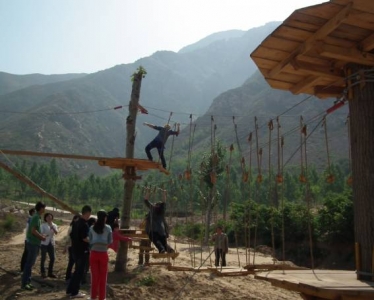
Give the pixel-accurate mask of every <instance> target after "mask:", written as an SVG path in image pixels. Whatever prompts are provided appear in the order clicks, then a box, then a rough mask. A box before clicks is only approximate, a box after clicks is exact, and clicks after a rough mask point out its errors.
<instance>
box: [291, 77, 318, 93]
mask: <svg viewBox="0 0 374 300" xmlns="http://www.w3.org/2000/svg"><path fill="white" fill-rule="evenodd" d="M319 80H320V78H318V77H317V76H312V75H311V76H308V77H307V78H305V79H304V80H302V81H300V82H299V83H297V84H296V85H294V86H293V87H292V88H290V91H291V93H293V94H295V95H298V94H300V93H301V91H305V90H306V89H307V88H309V87H312V86H314V85H315V83H316V82H318V81H319Z"/></svg>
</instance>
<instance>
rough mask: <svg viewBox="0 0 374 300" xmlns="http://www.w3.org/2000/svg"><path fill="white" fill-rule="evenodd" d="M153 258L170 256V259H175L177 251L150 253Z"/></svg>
mask: <svg viewBox="0 0 374 300" xmlns="http://www.w3.org/2000/svg"><path fill="white" fill-rule="evenodd" d="M150 254H151V255H152V257H153V258H155V259H158V258H171V259H176V258H177V257H178V256H179V253H178V252H174V253H150Z"/></svg>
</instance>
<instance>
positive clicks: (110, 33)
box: [0, 0, 327, 75]
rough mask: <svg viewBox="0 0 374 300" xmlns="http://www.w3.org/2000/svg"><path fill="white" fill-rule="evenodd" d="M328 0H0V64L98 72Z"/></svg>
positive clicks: (2, 68)
mask: <svg viewBox="0 0 374 300" xmlns="http://www.w3.org/2000/svg"><path fill="white" fill-rule="evenodd" d="M326 1H327V0H326ZM326 1H323V0H282V1H279V0H184V1H181V0H0V72H6V73H11V74H19V75H22V74H32V73H40V74H47V75H48V74H66V73H94V72H97V71H100V70H104V69H108V68H111V67H113V66H115V65H119V64H126V63H133V62H135V61H136V60H137V59H139V58H142V57H147V56H150V55H152V54H153V53H154V52H156V51H160V50H169V51H174V52H178V51H179V50H180V49H181V48H183V47H185V46H187V45H190V44H193V43H195V42H197V41H199V40H200V39H203V38H204V37H206V36H208V35H210V34H212V33H216V32H220V31H226V30H232V29H240V30H245V31H247V30H249V29H251V28H254V27H259V26H262V25H265V24H266V23H268V22H271V21H283V20H284V19H286V18H287V17H288V16H289V15H290V14H291V13H292V12H293V11H294V10H296V9H298V8H302V7H305V6H311V5H315V4H319V3H322V2H326ZM248 57H249V53H248ZM249 59H250V58H249Z"/></svg>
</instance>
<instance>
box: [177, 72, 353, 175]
mask: <svg viewBox="0 0 374 300" xmlns="http://www.w3.org/2000/svg"><path fill="white" fill-rule="evenodd" d="M334 101H335V99H325V100H320V99H318V98H315V97H313V96H310V95H303V94H301V95H297V96H296V95H293V94H291V93H290V92H286V91H281V90H276V89H272V88H271V87H270V86H269V85H268V83H267V82H266V81H265V79H264V78H263V76H262V75H261V74H260V73H259V72H258V71H257V72H256V73H255V74H254V75H253V76H251V77H250V78H249V79H248V80H247V81H246V82H245V83H244V84H243V85H242V86H241V87H238V88H235V89H231V90H228V91H226V92H224V93H222V94H221V95H219V96H218V97H216V98H215V99H214V100H213V103H212V105H211V106H210V108H209V109H208V111H207V112H206V114H204V115H203V116H201V117H200V118H198V119H197V120H196V130H195V133H194V136H195V138H194V143H193V145H194V147H193V152H194V153H200V152H201V151H209V149H210V145H211V139H212V130H211V129H212V121H211V118H212V117H213V120H214V123H213V125H216V127H217V129H216V134H215V136H213V137H215V139H216V140H220V141H222V143H223V144H224V145H225V146H226V147H227V148H229V145H230V144H233V145H234V149H235V150H234V152H235V154H236V155H237V156H238V157H239V158H241V157H242V156H243V157H244V158H245V159H246V161H247V163H248V161H249V152H250V147H249V142H248V136H249V133H250V132H252V143H253V144H252V164H253V166H256V167H257V157H256V130H255V117H256V118H257V120H258V122H257V124H258V140H259V148H262V149H263V155H262V159H261V165H262V168H263V170H267V169H268V161H269V159H268V157H269V127H268V123H269V121H270V120H273V127H274V129H273V130H272V131H271V141H272V142H271V144H270V145H271V146H270V150H271V151H270V157H271V162H272V164H273V165H274V166H276V165H277V163H278V146H277V142H276V141H277V122H276V117H277V116H279V122H280V126H281V127H280V136H282V135H284V147H283V152H284V163H287V165H288V166H291V165H296V166H297V165H300V150H298V149H299V148H300V117H301V116H302V117H303V122H304V123H305V124H307V134H310V137H309V138H308V140H307V150H308V161H309V162H310V163H313V164H315V165H317V166H318V167H319V168H320V169H326V168H327V165H328V163H327V148H326V142H325V129H324V128H325V127H323V126H322V119H323V116H324V115H325V112H326V110H327V109H328V108H330V107H332V106H333V105H334ZM347 115H348V106H347V105H346V106H343V107H342V108H340V109H339V110H336V111H335V112H334V113H332V114H330V115H328V116H327V117H326V128H327V138H328V146H329V157H330V161H331V162H332V163H333V162H334V161H335V162H336V161H337V160H340V159H344V160H347V159H348V148H349V147H348V145H349V143H348V136H347V128H346V118H347ZM233 116H235V119H234V120H233ZM233 121H235V124H236V127H237V136H238V141H239V146H240V149H239V146H238V144H237V139H236V133H235V125H234V122H233ZM189 138H190V131H189V130H185V131H183V132H182V134H181V135H180V137H179V138H178V139H176V140H175V148H176V149H178V150H177V151H176V153H175V154H174V157H176V158H178V157H185V158H187V154H186V148H187V149H188V146H186V144H187V142H188V141H189ZM186 141H187V142H186ZM240 150H241V151H240ZM235 163H236V165H238V164H239V162H238V161H237V162H235ZM195 167H196V166H195ZM179 171H182V170H179Z"/></svg>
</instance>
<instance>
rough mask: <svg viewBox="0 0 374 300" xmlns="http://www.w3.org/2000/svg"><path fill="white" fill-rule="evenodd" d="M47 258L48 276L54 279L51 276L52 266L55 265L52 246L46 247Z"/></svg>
mask: <svg viewBox="0 0 374 300" xmlns="http://www.w3.org/2000/svg"><path fill="white" fill-rule="evenodd" d="M47 250H48V256H49V265H48V276H49V277H55V276H54V274H53V266H54V264H55V247H54V246H53V245H52V244H49V245H48V246H47Z"/></svg>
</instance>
